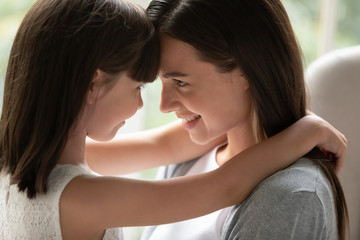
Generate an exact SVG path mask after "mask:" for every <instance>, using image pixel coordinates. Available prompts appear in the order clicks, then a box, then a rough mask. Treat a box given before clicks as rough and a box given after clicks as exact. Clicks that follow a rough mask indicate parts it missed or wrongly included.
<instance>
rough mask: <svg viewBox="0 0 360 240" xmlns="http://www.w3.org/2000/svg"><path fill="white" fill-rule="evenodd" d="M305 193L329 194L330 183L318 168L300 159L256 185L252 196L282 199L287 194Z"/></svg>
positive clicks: (304, 159) (312, 162)
mask: <svg viewBox="0 0 360 240" xmlns="http://www.w3.org/2000/svg"><path fill="white" fill-rule="evenodd" d="M305 192H306V193H314V194H315V195H320V194H321V193H323V192H331V186H330V182H329V180H328V179H327V177H326V176H325V175H324V173H323V172H322V170H321V168H320V166H319V165H318V164H316V162H314V161H313V160H311V159H308V158H301V159H299V160H297V161H296V162H295V163H294V164H292V165H291V166H289V167H288V168H285V169H283V170H281V171H279V172H277V173H275V174H273V175H272V176H270V177H268V178H267V179H265V180H264V181H263V182H262V183H260V184H259V185H258V187H257V188H256V190H255V191H254V194H260V195H262V196H268V195H269V196H272V197H276V198H279V199H282V198H284V197H286V196H288V195H289V194H295V193H305ZM319 197H320V196H319Z"/></svg>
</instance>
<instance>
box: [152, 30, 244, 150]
mask: <svg viewBox="0 0 360 240" xmlns="http://www.w3.org/2000/svg"><path fill="white" fill-rule="evenodd" d="M159 74H160V78H161V81H162V85H163V89H162V94H161V104H160V110H161V111H162V112H175V114H176V115H177V117H178V118H180V119H182V122H183V127H184V128H185V129H186V130H187V131H188V132H189V133H190V136H191V138H192V140H193V141H194V142H196V143H199V144H204V143H207V142H209V141H210V140H212V139H214V138H215V137H218V136H220V135H223V134H225V133H227V132H228V131H230V130H232V129H235V128H238V127H241V126H243V125H244V123H248V122H249V118H250V117H249V116H250V90H249V87H248V83H247V81H246V79H245V78H244V76H243V74H242V72H241V71H240V70H239V69H238V68H236V69H235V70H233V71H231V72H228V73H220V72H218V71H217V70H216V68H215V66H214V65H213V64H210V63H207V62H203V61H201V60H200V59H199V57H198V55H197V54H196V52H195V49H194V48H193V47H191V46H190V45H188V44H186V43H184V42H182V41H179V40H177V39H174V38H170V37H167V36H164V37H162V39H161V66H160V72H159Z"/></svg>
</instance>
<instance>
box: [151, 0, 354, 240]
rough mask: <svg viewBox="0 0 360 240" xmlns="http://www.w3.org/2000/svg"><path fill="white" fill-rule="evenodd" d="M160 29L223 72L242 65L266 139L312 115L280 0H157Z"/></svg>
mask: <svg viewBox="0 0 360 240" xmlns="http://www.w3.org/2000/svg"><path fill="white" fill-rule="evenodd" d="M147 13H148V15H149V17H150V18H151V20H152V21H153V23H154V25H155V28H156V30H157V32H158V34H165V35H168V36H170V37H173V38H175V39H179V40H181V41H183V42H186V43H188V44H190V45H191V46H192V47H193V48H194V49H195V50H196V51H197V53H198V55H199V57H200V58H201V59H202V60H203V61H206V62H209V63H212V64H214V65H215V66H216V67H217V69H218V71H220V72H228V71H231V70H233V69H235V68H237V67H239V68H240V69H241V70H242V72H243V73H244V74H245V76H246V78H247V80H248V83H249V86H250V91H251V97H252V101H251V102H252V106H251V107H252V124H253V130H254V134H255V137H256V139H257V140H258V141H262V140H264V139H266V138H268V137H271V136H273V135H275V134H276V133H278V132H280V131H281V130H283V129H285V128H286V127H288V126H290V125H291V124H293V123H294V122H295V121H297V120H299V119H300V118H301V117H303V116H305V114H306V106H307V105H306V92H305V83H304V76H303V72H304V69H303V61H302V54H301V50H300V48H299V45H298V43H297V40H296V38H295V35H294V32H293V29H292V26H291V24H290V21H289V18H288V15H287V13H286V11H285V9H284V7H283V5H282V4H281V2H280V0H153V1H152V2H151V3H150V5H149V7H148V8H147ZM316 161H317V162H318V163H319V165H320V166H321V168H322V169H323V170H324V172H325V173H326V175H327V177H328V179H329V181H330V184H331V185H332V186H333V194H334V197H335V202H336V210H337V220H338V231H339V236H340V239H344V238H345V233H346V228H347V225H348V216H347V207H346V202H345V197H344V194H343V191H342V188H341V185H340V183H339V181H338V179H337V176H336V175H335V173H334V171H333V168H332V166H331V164H330V163H329V162H325V161H322V160H316Z"/></svg>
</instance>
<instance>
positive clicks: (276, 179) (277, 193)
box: [221, 158, 338, 240]
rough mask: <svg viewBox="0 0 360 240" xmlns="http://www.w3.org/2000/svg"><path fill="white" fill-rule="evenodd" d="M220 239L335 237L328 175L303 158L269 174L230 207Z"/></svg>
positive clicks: (317, 238)
mask: <svg viewBox="0 0 360 240" xmlns="http://www.w3.org/2000/svg"><path fill="white" fill-rule="evenodd" d="M221 239H222V240H230V239H231V240H235V239H236V240H250V239H251V240H260V239H261V240H267V239H276V240H285V239H286V240H288V239H294V240H298V239H304V240H312V239H313V240H323V239H324V240H325V239H326V240H336V239H338V233H337V224H336V214H335V205H334V197H333V194H332V190H331V185H330V183H329V181H328V179H327V177H326V176H325V175H324V173H323V171H322V170H321V169H320V167H319V166H318V165H317V164H315V163H314V162H313V161H311V160H309V159H306V158H302V159H300V160H298V161H297V162H296V163H294V164H293V165H291V166H290V167H288V168H286V169H284V170H282V171H279V172H277V173H276V174H274V175H272V176H270V177H269V178H267V179H265V180H264V181H263V182H262V183H260V184H259V185H258V186H257V188H256V189H255V190H254V191H253V193H252V194H251V195H250V196H249V197H248V198H247V199H246V200H245V201H244V202H242V203H241V204H239V205H237V206H235V207H234V208H233V209H232V211H231V212H230V214H229V215H228V217H227V220H226V222H225V224H224V228H223V234H222V238H221Z"/></svg>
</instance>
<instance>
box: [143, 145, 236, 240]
mask: <svg viewBox="0 0 360 240" xmlns="http://www.w3.org/2000/svg"><path fill="white" fill-rule="evenodd" d="M218 148H219V147H216V148H214V149H213V150H212V151H210V152H208V153H207V154H205V155H203V156H201V157H200V158H199V159H198V160H197V161H196V163H195V164H194V165H193V166H192V167H191V168H190V170H189V171H188V172H187V173H186V174H185V176H190V175H194V174H199V173H204V172H209V171H212V170H214V169H216V168H218V167H219V165H218V164H217V162H216V152H217V150H218ZM162 170H163V169H162ZM161 174H162V173H161V172H159V175H161ZM230 210H231V207H227V208H223V209H220V210H218V211H215V212H212V213H210V214H207V215H204V216H201V217H198V218H193V219H189V220H185V221H180V222H175V223H171V224H164V225H159V226H157V227H156V228H155V230H154V231H153V232H152V234H151V236H150V237H149V238H148V239H149V240H219V239H220V238H221V233H222V228H223V225H224V222H225V219H226V217H227V215H228V213H229V212H230Z"/></svg>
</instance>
